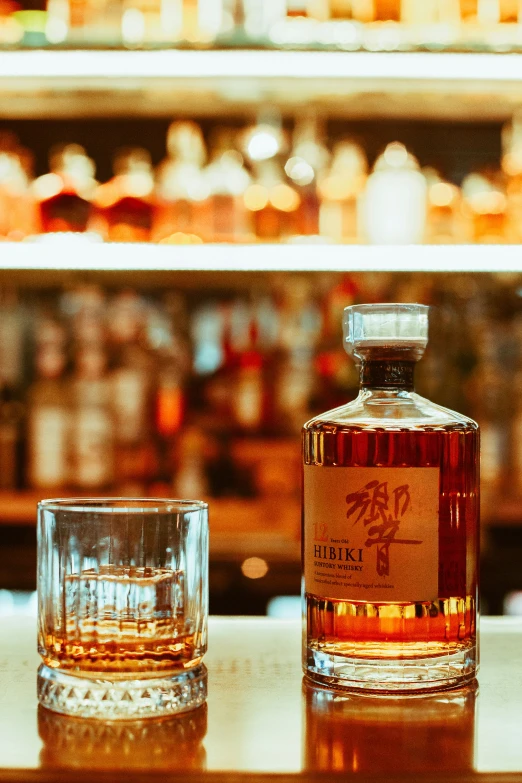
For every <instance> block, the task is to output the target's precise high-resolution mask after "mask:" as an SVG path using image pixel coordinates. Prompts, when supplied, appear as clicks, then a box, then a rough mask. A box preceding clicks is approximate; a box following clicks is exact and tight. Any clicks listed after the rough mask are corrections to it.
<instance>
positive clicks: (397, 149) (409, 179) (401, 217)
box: [362, 142, 427, 245]
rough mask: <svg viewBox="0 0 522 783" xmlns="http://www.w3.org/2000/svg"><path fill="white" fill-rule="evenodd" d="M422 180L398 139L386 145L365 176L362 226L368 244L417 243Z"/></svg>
mask: <svg viewBox="0 0 522 783" xmlns="http://www.w3.org/2000/svg"><path fill="white" fill-rule="evenodd" d="M426 190H427V189H426V180H425V178H424V177H423V175H422V174H421V172H420V170H419V165H418V162H417V160H416V158H415V157H414V156H413V155H411V154H410V153H409V152H408V150H407V149H406V147H405V146H404V145H403V144H400V143H399V142H393V143H392V144H388V146H387V147H386V149H385V150H384V152H383V154H382V155H381V156H380V157H379V158H377V161H376V163H375V166H374V170H373V173H372V174H370V176H369V177H368V181H367V184H366V191H365V193H364V198H363V199H362V226H363V230H364V234H365V237H366V239H367V241H368V242H369V243H370V244H377V245H380V244H384V245H386V244H388V245H393V244H404V245H409V244H418V243H420V242H422V241H423V239H424V234H425V229H426Z"/></svg>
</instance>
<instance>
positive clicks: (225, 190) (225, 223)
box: [203, 128, 253, 242]
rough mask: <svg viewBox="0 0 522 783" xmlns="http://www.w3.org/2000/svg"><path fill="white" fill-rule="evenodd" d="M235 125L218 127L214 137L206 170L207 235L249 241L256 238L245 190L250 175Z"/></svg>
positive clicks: (210, 238) (216, 239) (219, 239)
mask: <svg viewBox="0 0 522 783" xmlns="http://www.w3.org/2000/svg"><path fill="white" fill-rule="evenodd" d="M236 135H237V134H236V132H235V130H234V129H233V128H219V129H217V131H216V132H215V134H214V138H213V139H212V142H213V143H212V154H211V159H210V163H209V165H208V166H207V167H206V169H205V171H204V175H205V180H206V183H207V188H208V192H209V194H210V196H209V200H208V214H207V215H206V216H205V218H206V219H205V221H204V223H205V226H204V230H203V235H204V238H205V239H207V240H208V241H209V242H248V241H251V240H252V239H253V236H252V231H251V226H250V217H251V215H250V212H248V210H247V209H246V207H245V202H244V199H243V194H244V192H245V190H246V189H247V187H248V186H249V184H250V175H249V173H248V171H247V170H246V168H245V166H244V161H243V156H242V155H241V154H240V153H239V152H238V151H237V150H236V149H235V138H236Z"/></svg>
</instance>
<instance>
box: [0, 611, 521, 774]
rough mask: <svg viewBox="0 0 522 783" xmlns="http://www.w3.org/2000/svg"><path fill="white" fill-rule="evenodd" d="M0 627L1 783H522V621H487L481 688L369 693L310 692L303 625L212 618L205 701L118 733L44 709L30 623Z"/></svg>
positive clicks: (124, 725)
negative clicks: (210, 781) (270, 779)
mask: <svg viewBox="0 0 522 783" xmlns="http://www.w3.org/2000/svg"><path fill="white" fill-rule="evenodd" d="M1 628H2V632H1V633H0V782H1V783H3V781H7V780H11V779H12V780H17V781H25V780H31V781H39V780H46V781H47V780H49V781H52V780H60V781H62V780H63V781H65V780H69V779H71V780H73V779H74V780H80V779H82V780H83V779H85V780H88V779H93V778H91V777H89V773H92V772H93V771H94V770H96V779H97V780H105V779H107V780H109V779H110V780H114V781H117V780H119V779H120V777H121V779H122V780H123V779H125V780H126V781H131V780H134V778H133V774H134V773H136V775H137V777H136V780H138V778H139V780H140V781H143V780H147V779H156V776H157V779H158V780H160V779H161V780H166V779H167V778H169V779H170V778H172V779H173V780H174V779H180V780H190V779H194V780H200V779H203V778H205V777H210V778H212V777H213V776H214V775H215V776H216V779H217V778H219V779H221V780H226V781H229V780H245V781H246V780H251V779H252V777H251V776H252V775H254V774H256V775H259V780H260V781H261V780H265V776H271V775H274V776H276V777H277V776H281V777H279V779H282V780H286V779H294V778H297V777H298V778H299V779H300V780H327V779H336V778H339V779H346V777H347V773H348V774H349V776H350V777H351V774H353V773H355V777H357V778H358V779H360V780H363V779H371V780H380V779H382V780H384V779H386V780H391V779H394V780H395V776H396V779H397V780H399V779H404V777H405V776H409V777H410V778H411V779H412V780H419V779H421V778H422V779H423V780H430V781H431V780H433V779H437V778H440V779H441V780H442V779H444V780H448V779H451V780H453V779H454V780H459V781H460V782H461V783H462V781H465V780H468V779H473V780H475V779H480V780H484V781H486V780H488V781H489V780H490V779H495V780H496V779H498V780H499V781H501V780H505V781H506V782H507V781H510V783H511V781H517V780H518V779H519V774H513V773H520V781H522V619H521V620H518V619H508V618H485V619H483V620H482V624H481V659H482V661H481V669H480V673H479V677H478V681H479V685H478V687H476V686H475V687H473V686H471V687H467V688H463V689H460V690H455V691H447V692H445V693H439V694H432V695H428V696H421V697H380V696H379V697H371V696H354V695H349V694H339V693H335V692H331V691H327V690H324V689H320V688H314V687H311V686H308V685H306V684H304V683H303V678H302V672H301V665H300V622H298V621H288V620H274V619H267V618H211V620H210V629H209V652H208V655H207V656H206V658H205V661H206V663H207V666H208V670H209V696H208V703H207V705H206V706H205V707H204V708H201V709H199V710H196V711H195V712H192V713H187V714H186V715H185V716H179V717H177V718H173V719H168V720H162V721H154V720H143V721H136V722H120V723H103V722H96V721H84V720H80V719H77V718H66V717H64V716H60V715H57V714H54V713H50V712H47V711H46V710H43V709H41V708H40V709H38V705H37V701H36V687H35V683H36V670H37V667H38V663H39V657H38V655H37V652H36V628H35V620H34V618H31V617H27V616H12V617H7V618H2V620H1ZM73 770H74V775H73V774H72V772H73ZM104 771H105V773H106V774H104ZM218 773H221V774H218ZM477 773H480V774H477ZM500 773H512V774H508V775H502V774H500ZM84 776H85V777H84ZM165 776H167V778H166V777H165Z"/></svg>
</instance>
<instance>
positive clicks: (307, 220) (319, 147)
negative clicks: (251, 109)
mask: <svg viewBox="0 0 522 783" xmlns="http://www.w3.org/2000/svg"><path fill="white" fill-rule="evenodd" d="M329 158H330V153H329V151H328V150H327V148H326V146H325V144H324V132H323V129H322V128H321V127H320V125H319V122H318V119H317V116H316V115H315V114H310V115H308V116H304V117H300V118H299V119H298V120H297V121H296V125H295V128H294V134H293V145H292V151H291V153H290V157H289V158H288V160H287V162H286V164H285V171H286V174H287V175H288V177H289V179H290V180H291V181H292V184H293V186H294V188H295V189H296V191H297V193H298V195H299V207H298V209H297V213H296V225H295V233H296V234H297V235H299V236H317V235H318V234H319V204H320V202H319V195H318V192H317V180H318V178H319V177H321V175H322V174H323V171H324V169H325V167H326V165H327V164H328V160H329Z"/></svg>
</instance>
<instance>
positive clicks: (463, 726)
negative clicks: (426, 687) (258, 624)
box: [303, 680, 478, 773]
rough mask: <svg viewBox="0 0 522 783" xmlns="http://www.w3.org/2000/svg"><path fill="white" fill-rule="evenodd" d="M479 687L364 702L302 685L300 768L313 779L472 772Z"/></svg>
mask: <svg viewBox="0 0 522 783" xmlns="http://www.w3.org/2000/svg"><path fill="white" fill-rule="evenodd" d="M477 692H478V688H477V685H476V683H475V684H471V685H469V686H467V687H465V688H459V689H458V690H454V691H444V692H441V693H437V694H430V695H426V696H408V697H404V696H402V697H401V696H399V697H397V696H361V695H358V694H351V693H344V692H339V691H331V690H326V689H324V688H320V687H317V686H313V685H311V684H309V683H308V682H307V681H306V680H305V681H303V703H304V724H305V725H304V731H303V767H304V769H306V770H307V771H313V772H367V773H372V772H374V773H377V772H387V773H391V772H421V771H422V772H423V773H425V772H428V771H437V772H442V771H445V772H460V771H462V772H464V771H470V770H473V769H474V759H475V713H476V700H477Z"/></svg>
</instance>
